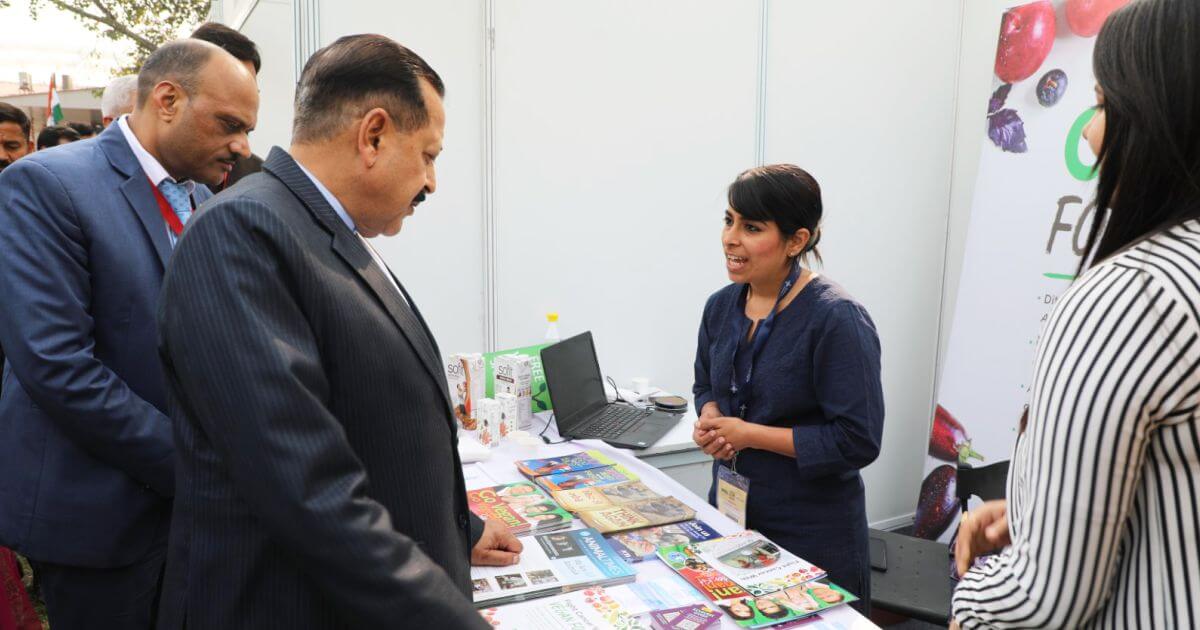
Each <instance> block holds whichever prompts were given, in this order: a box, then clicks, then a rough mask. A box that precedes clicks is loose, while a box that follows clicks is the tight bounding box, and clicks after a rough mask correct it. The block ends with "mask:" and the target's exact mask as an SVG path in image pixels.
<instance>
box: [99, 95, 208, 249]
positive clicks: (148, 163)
mask: <svg viewBox="0 0 1200 630" xmlns="http://www.w3.org/2000/svg"><path fill="white" fill-rule="evenodd" d="M128 118H129V114H124V115H122V116H121V117H120V118H118V119H117V127H119V128H120V129H121V135H123V136H125V142H127V143H129V148H130V149H132V150H133V156H134V157H136V158H137V161H138V164H139V165H141V167H142V171H143V172H145V173H146V177H149V178H150V183H151V184H154V186H155V187H157V186H158V185H159V184H162V183H163V181H169V182H171V183H173V184H179V185H181V186H183V189H184V190H186V191H187V193H188V197H191V196H192V194H193V193H195V192H196V182H193V181H192V180H190V179H189V180H185V181H182V182H177V181H175V178H173V177H171V175H170V174H169V173H167V169H165V168H163V165H162V164H159V162H158V160H156V159H154V156H153V155H150V152H149V151H147V150H146V147H143V146H142V143H141V142H139V141H138V139H137V136H135V135H133V130H132V129H130V128H129V121H128V120H126V119H128ZM167 237H168V238H170V239H171V247H175V240H176V236H175V233H174V232H172V231H171V226H169V225H168V226H167Z"/></svg>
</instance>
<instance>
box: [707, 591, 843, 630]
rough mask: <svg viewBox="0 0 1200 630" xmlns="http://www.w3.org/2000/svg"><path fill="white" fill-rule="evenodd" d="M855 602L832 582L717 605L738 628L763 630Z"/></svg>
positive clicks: (738, 598) (740, 598) (736, 599)
mask: <svg viewBox="0 0 1200 630" xmlns="http://www.w3.org/2000/svg"><path fill="white" fill-rule="evenodd" d="M857 600H858V598H857V597H855V596H854V595H852V594H850V593H849V592H848V591H846V590H845V589H843V588H842V587H840V586H838V585H836V584H833V583H832V582H819V581H813V582H808V583H805V584H798V585H795V586H789V587H788V588H786V589H784V590H782V591H776V592H774V593H771V594H769V595H760V596H757V597H736V598H731V599H726V600H721V601H718V602H717V603H716V604H717V606H718V607H719V608H720V609H721V610H722V611H723V612H724V613H725V615H726V616H727V617H729V618H730V619H732V620H733V622H734V623H736V624H737V626H738V627H739V628H765V627H768V626H775V625H778V624H782V623H787V622H789V621H796V620H798V619H805V618H807V617H811V616H813V615H816V614H817V613H819V612H821V611H823V610H828V609H830V608H833V607H835V606H841V605H842V604H846V603H849V602H853V601H857Z"/></svg>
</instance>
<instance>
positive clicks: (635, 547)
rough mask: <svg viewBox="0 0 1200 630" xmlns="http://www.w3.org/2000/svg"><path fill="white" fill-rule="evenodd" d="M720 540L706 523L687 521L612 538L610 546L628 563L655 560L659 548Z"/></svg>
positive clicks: (613, 535)
mask: <svg viewBox="0 0 1200 630" xmlns="http://www.w3.org/2000/svg"><path fill="white" fill-rule="evenodd" d="M720 536H721V535H720V534H718V533H717V532H716V530H714V529H713V528H711V527H709V526H708V524H706V523H705V522H704V521H684V522H682V523H673V524H670V525H659V526H655V527H644V528H642V529H633V530H629V531H626V532H621V533H619V534H612V535H611V536H609V537H608V542H610V543H612V546H613V549H615V550H616V552H617V553H618V554H620V555H621V558H623V559H624V560H625V561H626V562H641V561H643V560H653V559H654V558H656V557H657V556H656V555H655V554H656V553H657V552H658V548H659V547H669V546H671V545H686V544H688V543H693V542H699V541H705V540H711V539H713V538H719V537H720Z"/></svg>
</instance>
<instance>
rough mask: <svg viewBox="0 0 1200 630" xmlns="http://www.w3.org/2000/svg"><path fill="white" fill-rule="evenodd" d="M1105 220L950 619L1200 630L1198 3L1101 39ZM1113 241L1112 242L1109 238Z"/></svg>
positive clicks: (1137, 5) (968, 542)
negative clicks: (1004, 490) (980, 559)
mask: <svg viewBox="0 0 1200 630" xmlns="http://www.w3.org/2000/svg"><path fill="white" fill-rule="evenodd" d="M1094 65H1095V72H1096V80H1097V83H1098V85H1097V88H1096V96H1097V103H1098V104H1097V107H1096V109H1097V111H1096V115H1095V117H1094V118H1093V120H1092V122H1091V123H1090V125H1089V126H1088V128H1087V129H1086V130H1085V132H1084V135H1085V137H1086V138H1087V140H1088V143H1089V144H1090V145H1091V146H1092V149H1093V150H1094V151H1096V152H1097V155H1098V159H1099V161H1098V164H1099V170H1100V179H1099V188H1098V192H1097V199H1096V201H1097V207H1098V208H1106V209H1109V210H1107V211H1098V212H1097V219H1096V220H1095V221H1094V224H1093V226H1092V229H1091V235H1090V238H1089V240H1088V246H1087V250H1086V254H1085V256H1084V259H1083V263H1082V264H1081V271H1084V270H1085V269H1086V271H1085V272H1084V273H1081V275H1080V278H1079V280H1078V281H1076V282H1075V284H1074V285H1073V286H1072V287H1071V288H1070V289H1069V290H1068V291H1067V292H1066V293H1065V294H1064V295H1063V296H1062V298H1061V299H1060V300H1059V303H1058V305H1057V306H1056V308H1055V309H1054V312H1053V314H1052V315H1051V317H1050V319H1049V321H1048V322H1047V324H1046V330H1045V331H1044V334H1043V335H1042V341H1041V343H1040V345H1039V346H1038V350H1037V357H1036V361H1035V375H1034V388H1033V390H1032V395H1033V397H1032V399H1031V401H1030V406H1029V410H1028V414H1027V418H1026V419H1023V421H1022V433H1021V435H1020V436H1019V437H1018V440H1017V445H1016V448H1015V451H1014V453H1013V458H1012V463H1011V467H1010V469H1009V476H1008V501H1007V504H1006V503H1005V502H1003V501H1000V502H990V503H988V504H985V505H984V506H983V507H981V508H980V509H978V510H975V511H973V512H972V513H971V514H970V515H968V516H965V517H964V518H963V521H962V525H961V529H960V531H959V536H958V541H959V542H958V549H957V555H958V557H959V562H960V571H962V570H964V569H966V567H967V566H969V562H970V560H971V559H972V558H974V557H975V556H977V555H979V554H980V553H985V552H988V551H993V550H996V549H1001V548H1002V551H1001V552H1000V553H999V554H997V555H995V556H993V557H991V558H990V559H989V560H988V561H987V563H986V564H984V565H983V566H982V567H979V568H976V569H972V570H970V571H969V572H966V573H965V575H964V576H963V578H962V581H961V582H960V583H959V586H958V589H957V591H956V592H955V594H954V604H953V617H954V619H953V622H952V624H951V625H952V626H953V625H955V623H957V624H959V625H961V627H962V628H964V629H970V628H980V627H1018V626H1019V627H1068V628H1077V627H1101V628H1172V627H1173V628H1197V627H1200V551H1198V543H1200V494H1198V493H1200V427H1198V426H1197V404H1198V403H1200V370H1198V369H1197V367H1198V366H1200V2H1196V1H1195V0H1186V1H1185V0H1134V2H1133V3H1131V4H1130V5H1128V6H1126V7H1125V8H1123V9H1121V10H1119V11H1118V12H1116V13H1114V14H1113V15H1112V16H1111V17H1110V18H1109V19H1108V21H1107V22H1106V24H1105V26H1104V28H1103V30H1102V31H1101V33H1100V36H1099V39H1098V40H1097V41H1096V49H1095V57H1094ZM1102 226H1103V229H1101V228H1102Z"/></svg>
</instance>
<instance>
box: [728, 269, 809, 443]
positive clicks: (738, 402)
mask: <svg viewBox="0 0 1200 630" xmlns="http://www.w3.org/2000/svg"><path fill="white" fill-rule="evenodd" d="M799 279H800V265H799V263H797V264H795V265H793V266H792V271H791V272H790V273H788V277H787V279H786V280H784V281H783V286H781V287H779V297H777V298H775V306H773V307H771V312H770V313H768V314H767V318H766V319H764V320H762V322H761V323H760V324H759V325H758V328H757V329H755V331H754V337H753V338H752V339H751V346H750V366H749V367H748V368H746V375H745V376H744V377H743V378H742V379H740V382H739V379H738V375H737V352H738V348H739V347H740V346H741V345H742V327H741V318H740V317H733V318H731V319H732V321H733V330H734V335H735V337H734V338H735V339H737V340H738V341H737V343H735V344H734V345H733V362H732V365H733V373H732V375H731V376H730V378H729V380H730V381H731V382H730V389H731V391H732V392H733V408H734V410H735V413H737V414H738V415H739V417H740V418H742V419H743V420H745V419H746V408H747V406H748V405H749V404H750V400H751V399H752V397H753V396H752V394H753V387H752V384H753V378H754V364H755V363H757V362H758V355H760V354H762V350H763V348H764V347H766V345H767V338H769V337H770V336H771V328H772V327H773V326H774V325H775V315H776V314H777V312H778V310H779V304H780V303H781V302H783V298H785V297H787V294H788V293H789V292H790V291H791V290H792V287H793V286H795V285H796V281H797V280H799Z"/></svg>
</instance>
